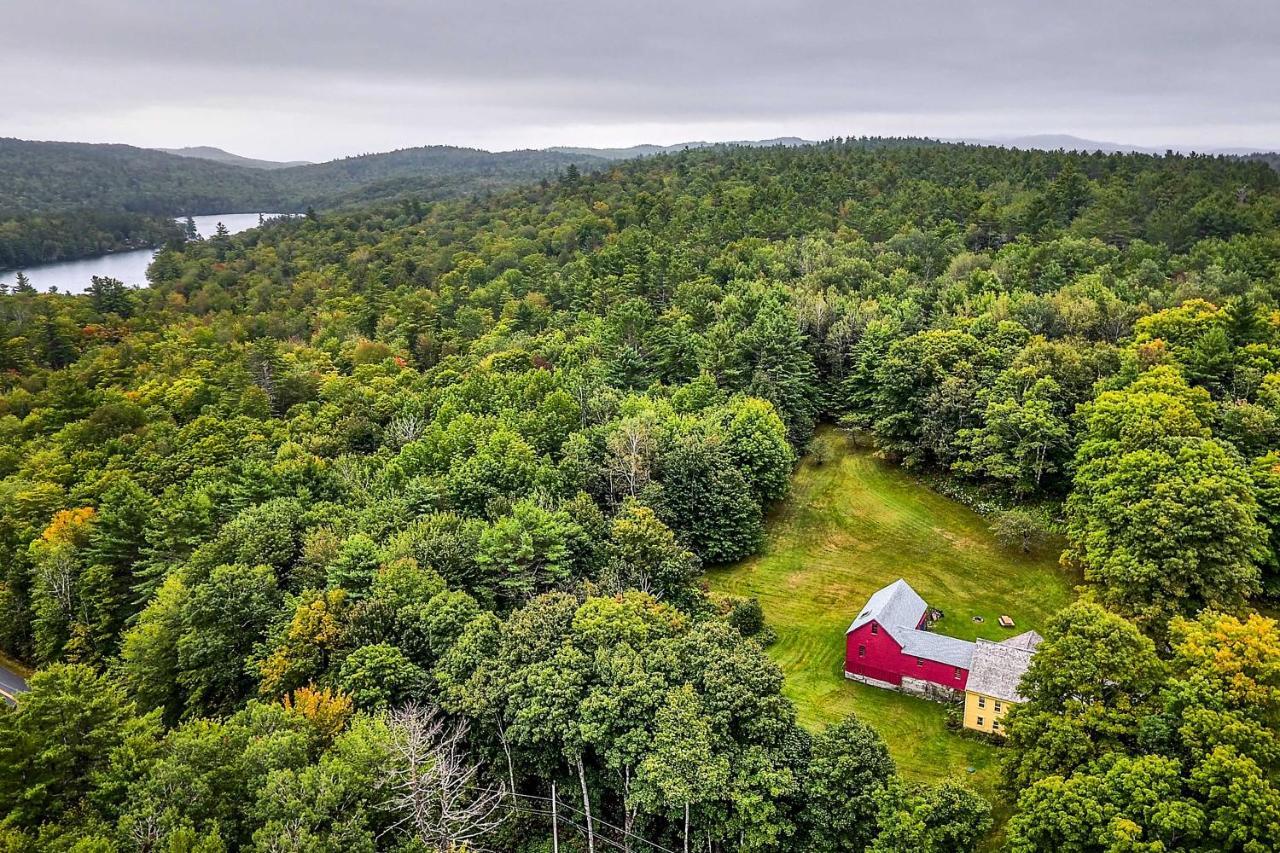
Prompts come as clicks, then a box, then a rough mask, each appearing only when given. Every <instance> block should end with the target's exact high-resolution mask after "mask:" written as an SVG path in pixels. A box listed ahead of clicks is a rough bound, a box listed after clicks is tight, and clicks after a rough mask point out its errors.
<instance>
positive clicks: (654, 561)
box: [0, 140, 1280, 853]
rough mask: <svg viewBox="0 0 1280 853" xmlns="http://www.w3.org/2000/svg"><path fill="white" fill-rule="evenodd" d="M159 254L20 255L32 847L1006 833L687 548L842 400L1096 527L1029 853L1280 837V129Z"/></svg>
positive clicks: (912, 154)
mask: <svg viewBox="0 0 1280 853" xmlns="http://www.w3.org/2000/svg"><path fill="white" fill-rule="evenodd" d="M282 171H285V172H287V171H290V170H282ZM272 174H278V173H272ZM150 277H151V279H152V285H151V286H150V287H149V288H146V289H142V290H129V289H126V288H123V287H122V286H120V285H119V284H118V283H116V282H112V281H110V280H98V281H97V282H95V286H94V288H93V290H92V291H91V292H90V293H89V294H86V295H84V296H75V297H67V296H54V295H47V294H46V295H42V294H33V293H17V294H7V295H3V296H0V392H2V393H0V566H2V567H3V570H4V576H3V578H0V646H3V648H4V649H6V650H7V651H8V652H9V653H11V654H13V655H14V656H17V657H19V658H22V659H24V660H26V661H29V662H30V663H32V664H34V665H37V666H39V667H40V671H39V672H38V673H37V674H36V675H35V676H34V677H33V678H32V679H31V691H30V693H28V694H26V695H25V696H24V698H23V701H22V703H21V704H20V706H19V708H18V709H17V710H16V711H13V712H10V713H5V714H0V812H3V814H4V819H3V822H2V823H0V842H2V844H0V847H3V848H4V849H13V850H22V849H41V850H78V851H90V850H92V851H99V850H102V851H108V850H144V851H152V850H157V851H158V850H165V851H196V850H199V851H220V850H234V849H253V850H262V851H283V850H296V851H303V850H307V851H311V850H370V851H372V850H383V849H386V850H450V849H458V848H457V845H459V844H470V845H471V847H472V848H473V849H497V850H512V851H535V850H536V851H543V850H548V849H549V848H550V840H551V822H550V820H549V817H548V812H549V807H550V805H551V803H552V799H551V798H552V797H553V796H554V797H555V803H556V804H557V807H558V808H559V810H560V811H559V817H560V819H561V822H560V824H559V825H560V836H559V839H558V840H559V842H560V844H561V845H564V846H565V847H566V848H568V847H570V846H571V847H572V849H589V848H588V844H589V843H590V844H591V845H592V846H593V848H598V849H601V850H604V849H609V848H613V847H621V848H623V849H628V850H636V851H641V850H647V849H667V850H679V849H684V850H708V851H727V850H761V851H765V850H809V851H830V853H836V851H859V850H869V851H876V853H888V851H930V853H935V852H936V853H952V851H965V850H972V849H974V848H975V846H976V845H977V844H978V843H979V842H980V841H981V840H982V839H984V838H985V837H986V836H987V833H988V831H989V830H990V828H991V826H992V805H993V804H991V803H988V802H986V801H984V800H983V798H981V797H979V796H978V795H977V794H975V793H974V792H972V791H971V790H970V789H968V788H967V787H965V786H964V785H963V784H962V783H960V782H946V783H942V784H938V785H926V784H921V783H916V782H912V781H909V780H906V779H904V778H902V777H901V776H899V774H898V773H897V771H896V769H895V767H894V765H893V762H892V760H891V759H890V757H889V755H888V752H887V750H886V749H885V746H884V744H883V742H882V740H881V739H880V737H879V735H878V734H877V733H876V732H875V731H874V730H872V729H871V728H870V727H868V726H867V725H865V724H864V723H862V722H860V721H859V720H857V719H854V718H849V719H847V720H845V721H844V722H843V723H841V724H839V725H837V726H833V727H831V728H829V729H827V730H825V731H821V732H810V731H807V730H805V729H803V728H802V727H800V726H799V725H798V724H797V722H796V719H795V712H794V709H793V708H792V706H791V703H790V702H789V700H787V699H786V698H785V697H784V696H783V695H782V692H781V687H782V676H781V672H780V670H779V669H778V667H777V665H776V664H775V663H773V662H772V661H771V660H770V659H769V658H768V657H767V656H766V655H765V653H764V644H766V643H767V642H768V636H769V632H768V630H767V626H765V625H764V624H763V622H762V617H761V611H760V608H759V606H758V604H756V603H755V602H753V601H751V600H740V599H733V598H727V597H721V596H714V595H711V594H709V593H707V592H706V591H705V587H704V586H703V585H702V584H701V582H700V576H701V571H702V567H703V566H706V565H711V564H716V563H722V562H726V561H732V560H735V559H738V558H741V557H743V556H746V555H749V554H751V553H753V552H754V551H755V550H756V549H757V548H758V547H759V545H760V542H761V536H762V519H763V515H764V512H765V511H766V510H767V508H768V507H770V506H771V505H773V504H774V503H775V502H777V501H779V500H782V499H784V498H785V496H786V492H787V488H788V482H789V477H790V474H791V471H792V468H793V466H794V464H795V462H796V460H797V458H798V456H799V455H800V454H802V453H804V452H805V449H806V447H807V444H808V441H809V439H810V436H811V435H812V433H813V430H814V427H815V425H816V424H817V423H819V422H823V421H834V422H838V423H841V424H843V425H844V426H846V427H847V428H850V429H856V430H858V431H859V432H860V433H862V434H864V435H865V436H866V437H867V439H868V440H869V441H872V442H874V444H875V446H876V447H877V448H878V449H879V450H880V451H881V452H882V453H883V454H884V455H886V456H887V457H889V458H891V459H893V460H896V461H897V462H900V463H901V464H902V465H904V466H908V467H909V468H911V469H913V470H917V471H920V472H922V473H923V472H927V473H930V474H931V475H934V476H938V477H942V478H946V479H947V480H948V481H950V482H953V483H955V484H958V486H959V487H961V488H963V489H964V490H966V492H967V493H968V494H969V495H970V496H971V499H972V500H973V502H974V503H975V505H977V506H980V507H983V508H984V509H997V508H998V509H1002V510H1004V511H1006V512H1005V514H1006V515H1008V513H1009V512H1012V513H1016V514H1019V518H1020V521H1021V523H1022V524H1024V525H1034V526H1044V527H1054V528H1055V529H1058V530H1060V531H1062V532H1063V533H1064V534H1065V536H1066V539H1067V542H1068V548H1067V550H1066V552H1065V554H1064V555H1063V560H1064V562H1065V563H1067V564H1068V565H1070V566H1074V567H1078V568H1080V569H1082V571H1083V576H1084V578H1085V581H1086V588H1085V590H1084V593H1083V595H1082V597H1081V599H1080V601H1079V602H1077V603H1076V604H1073V605H1072V606H1071V607H1069V608H1068V609H1066V610H1065V611H1063V612H1062V613H1060V614H1059V615H1058V616H1057V617H1056V619H1055V620H1054V622H1053V624H1052V626H1051V628H1050V630H1049V631H1048V632H1047V636H1046V640H1045V643H1044V645H1043V646H1042V647H1041V650H1040V652H1039V653H1038V654H1037V656H1036V658H1035V661H1034V663H1033V665H1032V669H1031V671H1030V673H1029V674H1028V676H1027V678H1026V680H1025V682H1024V685H1023V692H1024V693H1025V695H1026V696H1027V698H1028V700H1029V701H1028V702H1027V703H1026V705H1025V706H1023V707H1020V708H1017V709H1015V710H1014V711H1013V712H1012V713H1011V715H1010V716H1009V717H1008V718H1007V719H1008V731H1009V745H1008V748H1007V750H1006V755H1007V757H1006V760H1005V777H1006V782H1005V787H1004V789H1003V792H1002V794H1001V797H1002V802H999V803H996V804H994V805H996V806H997V807H998V808H999V811H1000V812H1002V813H1004V814H1008V813H1010V812H1011V813H1012V817H1011V818H1010V819H1009V820H1008V823H1007V826H1006V832H1005V842H1006V843H1007V845H1008V848H1009V849H1010V850H1013V851H1017V853H1030V852H1031V851H1044V850H1058V851H1082V852H1083V851H1174V850H1177V851H1242V852H1243V851H1247V853H1262V851H1267V850H1271V849H1274V843H1275V839H1276V838H1277V837H1280V752H1277V750H1276V747H1275V744H1276V738H1277V735H1280V628H1277V624H1276V622H1275V621H1274V620H1273V619H1271V618H1268V617H1265V616H1262V615H1259V614H1258V613H1257V612H1256V611H1257V609H1259V608H1260V609H1263V610H1267V609H1268V608H1271V607H1273V606H1274V603H1275V601H1276V597H1277V596H1278V595H1280V550H1278V549H1280V304H1278V299H1280V176H1278V175H1277V174H1276V173H1275V172H1274V171H1272V170H1271V169H1270V168H1269V167H1268V166H1267V165H1266V164H1265V163H1261V162H1249V161H1243V160H1231V159H1227V158H1210V157H1181V156H1169V157H1154V156H1147V155H1077V154H1065V153H1060V152H1059V153H1053V152H1018V151H1009V150H1002V149H997V148H981V147H972V146H961V145H938V144H927V143H922V142H909V141H895V140H847V141H846V140H834V141H831V142H828V143H825V144H822V145H816V146H810V147H800V148H765V149H745V148H744V149H709V150H698V151H688V152H684V153H681V154H676V155H663V156H658V157H654V158H650V159H646V160H642V161H627V162H621V163H617V164H612V165H611V166H609V167H608V169H606V170H602V171H598V172H594V173H587V172H582V173H580V172H579V171H578V170H576V169H575V170H571V171H567V172H566V173H565V174H563V175H562V176H561V177H560V178H559V179H558V180H554V181H544V182H543V183H542V184H532V185H528V186H524V187H522V188H520V189H517V190H513V191H510V192H508V193H506V194H504V195H500V196H494V197H463V198H456V199H451V200H443V201H437V202H435V203H430V204H415V203H412V202H411V201H404V202H400V203H395V204H383V205H378V206H372V207H365V208H361V209H358V210H352V211H348V212H343V213H327V214H321V215H319V216H318V217H315V218H296V219H292V220H288V221H282V222H277V223H273V224H271V225H269V226H268V227H266V228H262V229H257V230H256V231H253V232H248V233H247V234H245V235H240V236H237V237H232V238H226V237H221V238H216V239H211V240H204V241H196V242H192V243H188V244H186V245H185V246H177V247H174V248H171V249H167V250H165V251H163V252H161V253H160V254H159V255H158V256H157V258H156V260H155V262H154V264H153V265H152V268H151V271H150ZM1027 594H1028V595H1034V594H1035V591H1034V590H1027ZM851 606H856V604H852V603H851ZM573 827H577V828H578V829H573ZM588 839H592V841H591V842H588Z"/></svg>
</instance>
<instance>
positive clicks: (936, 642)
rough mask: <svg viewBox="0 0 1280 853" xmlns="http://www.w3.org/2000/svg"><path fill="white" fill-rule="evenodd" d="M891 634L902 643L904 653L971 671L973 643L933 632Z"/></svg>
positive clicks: (897, 631) (915, 631)
mask: <svg viewBox="0 0 1280 853" xmlns="http://www.w3.org/2000/svg"><path fill="white" fill-rule="evenodd" d="M889 634H890V635H891V636H892V637H893V638H894V639H895V640H897V641H898V642H900V643H902V653H903V654H907V655H914V656H915V657H918V658H925V659H926V660H934V661H938V662H939V663H945V664H948V665H949V666H958V667H960V668H961V669H969V667H970V666H971V664H972V663H973V643H971V642H969V641H968V640H957V639H956V638H955V637H948V636H947V635H946V634H935V633H933V632H932V631H920V630H917V629H911V630H892V629H891V630H890V631H889Z"/></svg>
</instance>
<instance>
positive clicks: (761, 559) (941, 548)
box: [707, 427, 1078, 793]
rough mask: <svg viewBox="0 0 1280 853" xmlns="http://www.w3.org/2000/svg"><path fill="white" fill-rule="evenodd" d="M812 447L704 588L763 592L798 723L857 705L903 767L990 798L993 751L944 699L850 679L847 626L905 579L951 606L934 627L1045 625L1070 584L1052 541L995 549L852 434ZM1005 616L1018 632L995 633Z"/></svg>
mask: <svg viewBox="0 0 1280 853" xmlns="http://www.w3.org/2000/svg"><path fill="white" fill-rule="evenodd" d="M815 441H816V443H817V444H818V445H819V446H822V447H823V453H822V454H821V455H822V456H823V457H825V458H826V459H827V461H825V462H822V463H819V462H818V461H817V460H816V459H815V457H813V456H811V457H809V458H807V459H805V460H804V462H803V463H802V464H801V466H800V468H799V470H798V471H797V473H796V476H795V480H794V482H793V484H792V493H791V495H790V496H789V497H788V498H787V500H786V501H785V502H784V503H783V504H782V505H781V506H779V507H778V508H777V509H776V510H775V511H774V513H773V515H772V517H771V518H770V519H769V522H768V528H767V541H766V544H765V547H764V549H763V550H762V552H761V554H760V555H758V556H756V557H753V558H751V559H749V560H745V561H743V562H741V563H738V564H735V565H733V566H729V567H724V568H717V569H712V570H711V571H709V572H708V575H707V577H708V582H709V583H710V586H711V588H712V589H713V590H715V591H718V592H724V593H732V594H735V595H749V596H755V597H756V598H758V599H759V600H760V603H761V605H762V607H763V608H764V613H765V619H766V621H767V623H768V624H769V626H770V627H771V628H773V630H774V631H775V632H776V633H777V635H778V640H777V642H776V643H774V644H773V645H772V646H771V647H770V648H769V654H770V656H771V657H773V658H774V659H775V660H776V661H778V663H779V664H780V665H781V666H782V668H783V671H784V672H785V673H786V679H787V680H786V687H785V688H784V692H785V693H786V694H787V696H789V697H790V698H791V699H792V701H794V702H795V704H796V708H797V711H798V713H799V716H800V721H801V722H802V723H803V724H804V725H805V726H806V727H808V728H810V729H814V730H817V729H821V728H822V727H824V726H825V725H827V724H829V723H832V722H835V721H837V720H839V719H841V718H842V717H844V716H845V715H847V714H849V713H850V712H854V713H856V714H858V716H859V717H860V718H861V719H863V720H865V721H866V722H868V723H870V724H871V725H872V726H874V727H875V728H876V729H877V730H878V731H879V732H880V734H881V735H882V736H883V737H884V739H885V741H886V742H887V743H888V745H889V749H890V752H891V753H892V754H893V757H894V760H895V761H896V762H897V763H898V766H899V768H900V769H901V771H902V773H903V775H905V776H907V777H908V778H913V779H919V780H929V781H937V780H940V779H943V778H948V777H959V778H969V779H970V780H971V782H972V784H973V785H974V787H975V788H977V789H979V790H981V791H983V792H985V793H989V792H990V791H991V790H992V788H993V786H994V784H995V777H996V760H997V757H998V754H999V750H998V749H997V748H996V747H993V746H990V745H988V744H986V743H984V742H982V741H979V740H976V739H971V738H968V737H963V736H961V735H959V734H956V733H954V732H951V731H948V729H947V727H946V711H945V708H944V707H943V706H942V705H939V704H935V703H932V702H927V701H924V700H921V699H915V698H912V697H908V696H903V695H900V694H897V693H893V692H891V691H887V690H881V689H878V688H875V687H869V686H866V685H863V684H858V683H856V682H853V681H849V680H847V679H845V678H844V675H843V659H844V631H845V629H846V628H847V627H848V626H849V623H850V622H851V621H852V619H853V617H854V616H856V615H857V613H858V610H859V608H860V607H861V606H862V605H863V603H864V602H865V601H866V599H867V597H868V596H869V595H871V593H873V592H874V591H875V590H877V589H879V588H880V587H882V586H884V585H885V584H888V583H890V582H892V581H894V580H897V579H898V578H899V577H903V578H906V579H907V581H908V582H909V583H910V584H911V585H912V586H913V587H915V589H916V591H917V592H919V593H920V594H921V595H922V596H923V597H924V599H925V600H926V601H927V602H928V603H929V604H930V606H932V607H934V608H938V609H941V610H942V611H943V612H944V613H945V616H944V618H943V619H942V620H941V621H940V622H939V623H938V624H937V626H936V628H935V630H938V631H940V632H943V633H948V634H951V635H952V636H956V637H962V638H964V639H970V640H971V639H975V638H977V637H985V638H987V639H992V640H1000V639H1004V638H1006V637H1009V636H1012V635H1013V634H1016V633H1020V632H1022V631H1025V630H1027V629H1029V628H1034V629H1037V630H1042V629H1043V628H1044V625H1045V623H1046V622H1047V621H1048V619H1049V617H1050V616H1051V615H1052V614H1053V612H1054V611H1056V610H1058V609H1059V608H1060V607H1062V606H1064V605H1065V604H1067V603H1068V602H1069V601H1070V600H1071V598H1072V596H1073V587H1074V586H1075V584H1076V583H1078V579H1076V578H1073V577H1071V576H1069V574H1068V573H1067V572H1066V571H1065V570H1063V569H1061V568H1060V567H1059V566H1058V561H1057V554H1058V550H1057V548H1056V547H1053V548H1049V549H1046V551H1045V552H1044V553H1043V554H1037V555H1031V556H1028V555H1024V554H1019V553H1015V552H1013V551H1011V550H1008V549H1005V548H1003V547H1001V546H1000V545H999V544H998V543H997V542H996V541H995V539H994V537H992V535H991V534H990V532H989V530H988V525H987V522H986V521H985V520H984V519H983V518H982V517H981V516H980V515H978V514H977V513H975V512H973V511H972V510H970V509H969V508H968V507H965V506H963V505H962V504H959V503H957V502H955V501H952V500H950V499H948V498H945V497H943V496H942V495H939V494H938V493H936V492H934V491H932V490H930V489H929V488H927V487H926V486H923V485H921V484H920V483H918V482H917V481H915V480H914V479H912V478H911V476H909V475H908V474H906V473H905V472H903V471H902V470H901V469H899V468H897V467H896V466H893V465H891V464H889V463H886V462H884V461H882V460H880V459H877V458H876V457H875V456H874V455H872V453H871V452H869V451H867V450H863V449H860V448H858V447H857V446H856V445H855V443H854V441H853V439H852V438H851V437H850V436H848V435H847V434H846V433H844V432H841V431H839V430H837V429H834V428H830V427H827V428H823V429H822V430H821V431H820V432H819V433H818V436H817V438H816V439H815ZM1055 545H1056V543H1055ZM1000 614H1008V615H1009V616H1012V617H1013V619H1014V620H1015V622H1016V623H1017V627H1016V628H1014V629H1012V630H1006V629H1003V628H1000V627H999V625H998V624H997V621H996V620H997V617H998V616H999V615H1000ZM975 615H977V616H982V617H983V622H981V623H976V622H974V621H973V619H972V617H973V616H975Z"/></svg>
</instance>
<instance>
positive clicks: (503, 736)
mask: <svg viewBox="0 0 1280 853" xmlns="http://www.w3.org/2000/svg"><path fill="white" fill-rule="evenodd" d="M495 725H496V726H497V727H498V743H500V744H502V751H503V752H504V753H506V756H507V780H508V781H510V782H511V796H513V797H514V796H515V795H516V768H515V765H514V764H513V763H512V762H511V747H509V746H507V733H506V731H504V730H503V728H502V721H501V720H498V721H497V723H496V724H495Z"/></svg>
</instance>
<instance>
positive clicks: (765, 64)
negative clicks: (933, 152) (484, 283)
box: [0, 0, 1280, 160]
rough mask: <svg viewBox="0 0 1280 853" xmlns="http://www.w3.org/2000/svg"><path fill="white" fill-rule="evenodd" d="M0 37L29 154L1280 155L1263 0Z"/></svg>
mask: <svg viewBox="0 0 1280 853" xmlns="http://www.w3.org/2000/svg"><path fill="white" fill-rule="evenodd" d="M0 21H2V22H3V29H4V31H5V37H4V39H3V47H2V48H0V136H18V137H23V138H29V139H68V140H81V141H92V142H100V141H111V142H127V143H131V144H134V145H143V146H164V147H176V146H183V145H216V146H218V147H221V148H226V149H228V150H230V151H234V152H236V153H239V154H244V155H247V156H255V157H267V158H273V159H307V160H323V159H328V158H331V157H335V156H341V155H346V154H354V153H363V152H368V151H382V150H388V149H391V148H401V147H406V146H413V145H427V144H435V143H447V144H456V145H471V146H477V147H482V148H489V149H493V150H498V149H509V148H520V147H544V146H549V145H593V146H605V145H617V146H625V145H632V144H636V143H640V142H656V143H674V142H680V141H686V140H691V139H711V140H728V139H747V138H763V137H773V136H783V135H794V136H802V137H807V138H824V137H829V136H834V135H860V134H917V135H929V136H942V137H956V136H985V137H992V136H1009V135H1018V134H1028V133H1072V134H1076V135H1079V136H1085V137H1090V138H1095V139H1107V140H1114V141H1120V142H1125V143H1131V144H1141V145H1160V146H1165V145H1178V146H1189V147H1201V148H1206V147H1213V146H1218V147H1225V146H1242V147H1257V148H1267V149H1275V148H1280V89H1278V87H1277V83H1278V81H1280V0H1158V1H1157V0H982V1H981V2H973V0H877V2H867V0H808V1H807V2H781V0H778V1H777V2H760V0H679V2H672V0H631V2H626V3H618V2H613V0H512V2H499V1H498V0H205V2H201V0H195V2H186V3H183V2H176V3H175V2H173V0H165V2H161V0H0Z"/></svg>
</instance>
